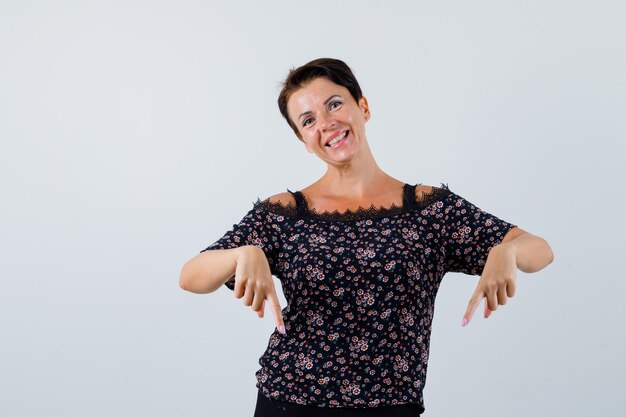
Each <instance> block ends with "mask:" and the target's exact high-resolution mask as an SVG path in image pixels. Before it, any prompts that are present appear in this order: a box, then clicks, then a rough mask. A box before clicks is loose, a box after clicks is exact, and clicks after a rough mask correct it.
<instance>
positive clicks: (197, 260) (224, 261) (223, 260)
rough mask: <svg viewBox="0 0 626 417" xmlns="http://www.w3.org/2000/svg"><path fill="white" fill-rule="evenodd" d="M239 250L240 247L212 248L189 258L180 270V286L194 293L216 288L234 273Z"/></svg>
mask: <svg viewBox="0 0 626 417" xmlns="http://www.w3.org/2000/svg"><path fill="white" fill-rule="evenodd" d="M239 250H241V247H239V248H233V249H214V250H208V251H206V252H202V253H200V254H198V255H196V256H195V257H193V258H191V259H190V260H189V261H187V263H185V265H183V268H182V270H181V271H180V278H179V280H178V282H179V285H180V287H181V288H182V289H184V290H186V291H189V292H193V293H196V294H208V293H211V292H213V291H215V290H217V289H218V288H220V287H221V286H222V285H224V283H226V281H228V280H229V279H231V278H232V277H233V275H235V269H236V268H237V253H238V251H239Z"/></svg>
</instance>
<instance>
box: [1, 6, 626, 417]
mask: <svg viewBox="0 0 626 417" xmlns="http://www.w3.org/2000/svg"><path fill="white" fill-rule="evenodd" d="M625 52H626V6H625V3H624V2H623V1H618V0H616V1H598V0H596V1H547V0H541V1H515V2H514V1H495V0H494V1H471V2H468V1H442V2H425V1H406V2H395V1H385V2H378V1H376V2H374V1H371V2H365V1H363V0H361V1H341V2H340V1H320V0H317V1H314V2H311V1H308V2H293V1H263V2H261V1H245V2H244V1H240V2H235V1H231V2H228V3H226V2H219V3H217V2H210V1H206V2H200V1H176V2H174V1H147V0H146V1H138V0H130V1H129V0H125V1H99V2H98V1H66V0H58V1H48V2H45V1H11V0H1V1H0V140H1V148H0V196H1V203H0V415H1V416H10V417H18V416H19V417H21V416H47V417H52V416H58V417H71V416H76V417H85V416H89V417H99V416H116V417H117V416H190V417H191V416H209V415H210V416H218V415H233V416H252V413H253V409H254V404H255V400H256V387H255V383H256V380H255V377H254V372H255V371H256V370H257V369H258V368H259V365H258V358H259V357H260V356H261V354H262V353H263V351H264V350H265V348H266V347H267V342H268V338H269V335H270V334H271V332H272V331H273V329H274V326H275V323H273V319H272V315H271V314H269V311H267V312H266V317H265V318H264V319H262V320H260V319H259V318H257V315H256V314H255V313H254V312H253V311H252V310H251V309H250V308H249V307H246V306H244V305H243V303H242V300H237V299H235V298H234V297H233V293H232V292H231V291H229V290H228V289H227V288H226V287H223V288H222V289H220V290H219V291H217V292H215V293H212V294H209V295H197V294H191V293H188V292H185V291H183V290H182V289H180V288H179V286H178V277H179V273H180V269H181V267H182V265H183V264H184V263H185V262H186V261H187V260H188V259H190V258H191V257H193V256H195V255H196V254H197V253H198V252H199V251H200V250H201V249H204V248H205V247H206V246H208V244H210V243H212V242H214V241H215V240H217V239H218V238H219V237H221V236H222V235H223V233H224V232H225V231H226V230H228V229H229V228H230V227H232V225H233V224H234V223H235V222H237V221H238V220H239V219H241V217H242V216H243V215H244V214H245V212H247V211H248V210H249V209H250V208H251V207H252V202H253V201H255V200H256V199H257V197H260V198H262V199H263V198H265V197H267V196H269V195H272V194H275V193H279V192H284V191H286V189H287V188H289V189H291V190H297V189H301V188H304V187H305V186H306V185H308V184H310V183H312V182H313V181H315V180H316V179H317V178H319V177H320V176H321V175H322V174H323V172H324V170H325V165H324V164H323V163H322V162H321V161H320V160H319V159H317V158H316V157H315V156H314V155H312V154H309V153H307V152H306V150H305V148H304V146H303V145H302V144H301V143H300V142H299V141H298V140H297V139H296V138H295V136H294V135H293V133H292V132H291V130H290V128H289V127H288V125H287V123H286V122H285V121H284V120H283V119H282V118H281V116H280V113H279V111H278V108H277V106H276V98H277V95H278V92H279V89H280V82H281V81H282V80H283V78H284V77H285V76H286V74H287V71H288V70H289V68H291V67H293V66H299V65H302V64H304V63H306V62H308V61H310V60H312V59H315V58H318V57H326V56H327V57H334V58H339V59H342V60H344V61H345V62H346V63H348V65H350V66H351V67H352V69H353V70H354V72H355V75H356V76H357V78H358V80H359V82H360V84H361V87H362V88H363V92H364V94H365V96H366V97H367V98H368V100H369V103H370V106H371V111H372V119H371V121H370V122H369V123H368V125H367V133H368V140H369V142H370V145H371V147H372V150H373V153H374V155H375V157H376V160H377V161H378V163H379V165H380V166H381V168H383V170H385V171H386V172H387V173H389V174H390V175H392V176H394V177H396V178H398V179H400V180H403V181H406V182H409V183H418V182H420V183H423V184H431V185H439V184H440V183H442V182H444V183H447V184H448V185H449V187H450V189H451V190H452V191H455V192H456V193H458V194H459V195H462V196H464V197H465V198H467V199H468V200H469V201H471V202H473V203H475V204H476V205H478V206H479V207H480V208H482V209H484V210H485V211H488V212H490V213H494V214H496V215H497V216H499V217H500V218H502V219H505V220H507V221H510V222H513V223H515V224H517V225H519V226H520V227H521V228H523V229H525V230H527V231H529V232H531V233H534V234H537V235H539V236H542V237H544V238H545V239H547V241H548V242H549V243H550V245H551V246H552V248H553V250H554V254H555V261H554V263H553V264H551V265H549V266H548V267H547V268H545V269H544V270H542V271H540V272H538V273H535V274H525V273H522V272H521V271H520V272H519V273H518V277H517V279H518V288H517V293H516V295H515V297H514V298H512V299H510V300H509V302H508V303H507V304H506V305H505V306H500V307H499V308H498V310H497V311H496V312H495V313H493V314H492V316H491V317H490V318H489V319H486V320H485V319H484V318H483V317H482V306H481V308H480V309H479V310H477V312H476V314H475V315H474V317H473V321H472V322H471V323H470V324H469V326H467V327H465V328H461V326H460V321H461V318H462V316H463V313H464V312H465V309H466V307H467V303H468V301H469V298H470V296H471V294H472V293H473V291H474V288H475V285H476V283H477V282H478V277H477V276H467V275H462V274H449V275H446V277H445V278H444V281H443V283H442V285H441V288H440V291H439V295H438V297H437V303H436V313H435V319H434V322H433V332H432V342H431V357H430V361H429V368H428V378H427V382H426V387H425V391H424V395H425V407H426V412H425V414H424V415H425V416H428V417H438V416H460V415H463V416H468V417H469V416H480V417H490V416H503V415H505V416H509V417H516V416H520V417H521V416H529V415H533V416H556V415H567V416H570V417H576V416H588V415H597V416H618V415H623V401H621V397H622V394H623V389H624V386H625V381H624V380H625V375H626V373H625V371H626V363H625V359H624V353H623V352H624V351H626V336H625V332H624V328H625V327H624V320H625V319H626V314H625V307H624V305H625V303H624V301H623V300H624V293H625V290H626V284H625V283H624V282H625V278H624V276H623V275H624V274H623V265H624V257H623V250H624V236H625V232H626V230H625V227H624V221H623V210H624V203H625V201H624V200H625V199H624V191H623V188H622V180H623V178H624V177H625V175H624V174H625V172H624V168H623V167H620V165H623V164H624V151H625V150H626V149H625V146H624V139H625V137H626V135H625V134H626V122H625V119H626V117H625V115H626V53H625ZM276 282H277V283H278V281H276ZM281 301H282V302H283V307H284V306H285V304H284V298H282V293H281Z"/></svg>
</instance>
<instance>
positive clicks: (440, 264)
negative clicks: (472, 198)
mask: <svg viewBox="0 0 626 417" xmlns="http://www.w3.org/2000/svg"><path fill="white" fill-rule="evenodd" d="M417 185H420V184H416V185H410V184H404V191H403V203H402V206H396V205H395V204H394V205H392V206H391V207H389V208H385V207H380V208H377V207H374V206H372V207H370V208H362V207H361V208H359V209H358V210H356V211H350V210H348V211H346V212H342V213H340V212H338V211H334V212H332V213H331V212H321V213H318V212H317V211H316V210H315V209H314V208H309V207H308V204H307V201H306V199H305V197H304V195H303V194H302V193H301V192H299V191H296V192H293V191H290V190H287V191H289V192H290V193H292V194H293V196H294V197H295V204H292V203H289V204H287V205H283V204H281V203H280V202H270V201H269V198H268V199H265V200H263V201H261V200H260V199H258V198H257V201H256V202H254V203H253V208H252V209H251V210H250V211H249V212H248V213H247V214H246V215H245V216H244V217H243V218H242V219H241V221H240V222H239V223H238V224H234V225H233V228H232V229H231V230H229V231H227V232H226V233H225V234H224V236H222V237H221V238H220V239H219V240H217V241H216V242H215V243H213V244H211V245H210V246H209V247H207V248H206V249H204V250H202V251H201V252H204V251H206V250H211V249H230V248H234V247H239V246H244V245H255V246H258V247H260V248H261V249H262V250H263V251H264V252H265V255H266V257H267V261H268V264H269V266H270V270H271V272H272V275H274V276H276V277H277V278H278V279H280V281H281V284H282V289H283V292H284V295H285V299H286V300H287V306H286V307H285V308H284V309H283V310H282V314H283V319H284V323H285V327H286V332H287V334H286V335H285V336H283V335H282V334H280V333H279V332H278V330H275V331H274V332H273V333H272V335H271V336H270V338H269V343H268V347H267V349H266V350H265V352H264V353H263V355H262V356H261V358H260V359H259V364H260V365H261V368H260V369H259V370H258V371H257V372H256V379H257V384H256V386H257V388H259V389H260V390H261V392H262V393H263V394H264V395H265V396H267V397H268V398H271V399H278V400H282V401H288V402H291V403H296V404H302V405H315V406H319V407H354V408H371V407H379V406H387V405H400V404H417V406H418V407H419V408H420V410H421V411H420V412H423V411H424V410H425V409H424V403H423V396H422V391H423V389H424V384H425V382H426V369H427V365H428V356H429V346H430V333H431V323H432V319H433V313H434V311H433V310H434V305H435V296H436V295H437V290H438V288H439V285H440V283H441V280H442V278H443V276H444V275H445V274H446V272H462V273H465V274H470V275H480V274H481V273H482V270H483V267H484V265H485V261H486V260H487V255H488V253H489V251H490V250H491V248H493V247H494V246H496V245H498V244H499V243H500V242H501V241H502V239H503V238H504V236H505V234H506V233H507V232H508V231H509V230H510V229H511V228H513V227H515V225H513V224H511V223H508V222H506V221H504V220H501V219H499V218H497V217H496V216H494V215H492V214H489V213H487V212H486V211H483V210H481V209H480V208H478V207H477V206H475V205H474V204H472V203H470V202H469V201H467V200H465V199H464V198H463V197H461V196H459V195H457V194H455V193H454V192H452V191H450V189H449V188H448V186H447V185H445V184H441V187H433V188H432V191H430V192H429V193H424V194H422V197H421V198H417V197H416V195H415V189H416V186H417ZM234 284H235V281H234V278H233V279H232V280H230V281H228V282H226V283H225V285H226V287H228V288H229V289H231V290H234Z"/></svg>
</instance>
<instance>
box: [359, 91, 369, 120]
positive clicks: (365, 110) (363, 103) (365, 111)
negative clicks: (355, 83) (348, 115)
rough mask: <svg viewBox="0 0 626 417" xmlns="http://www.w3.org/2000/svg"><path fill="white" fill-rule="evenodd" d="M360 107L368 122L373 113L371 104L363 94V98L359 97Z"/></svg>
mask: <svg viewBox="0 0 626 417" xmlns="http://www.w3.org/2000/svg"><path fill="white" fill-rule="evenodd" d="M359 108H360V109H361V111H362V112H363V116H364V117H365V121H366V122H367V121H368V120H369V119H370V117H371V114H370V106H369V104H368V103H367V99H366V98H365V96H361V98H360V99H359Z"/></svg>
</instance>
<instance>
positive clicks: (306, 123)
mask: <svg viewBox="0 0 626 417" xmlns="http://www.w3.org/2000/svg"><path fill="white" fill-rule="evenodd" d="M309 122H311V119H306V120H305V121H304V122H302V126H307V125H308V124H309Z"/></svg>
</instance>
